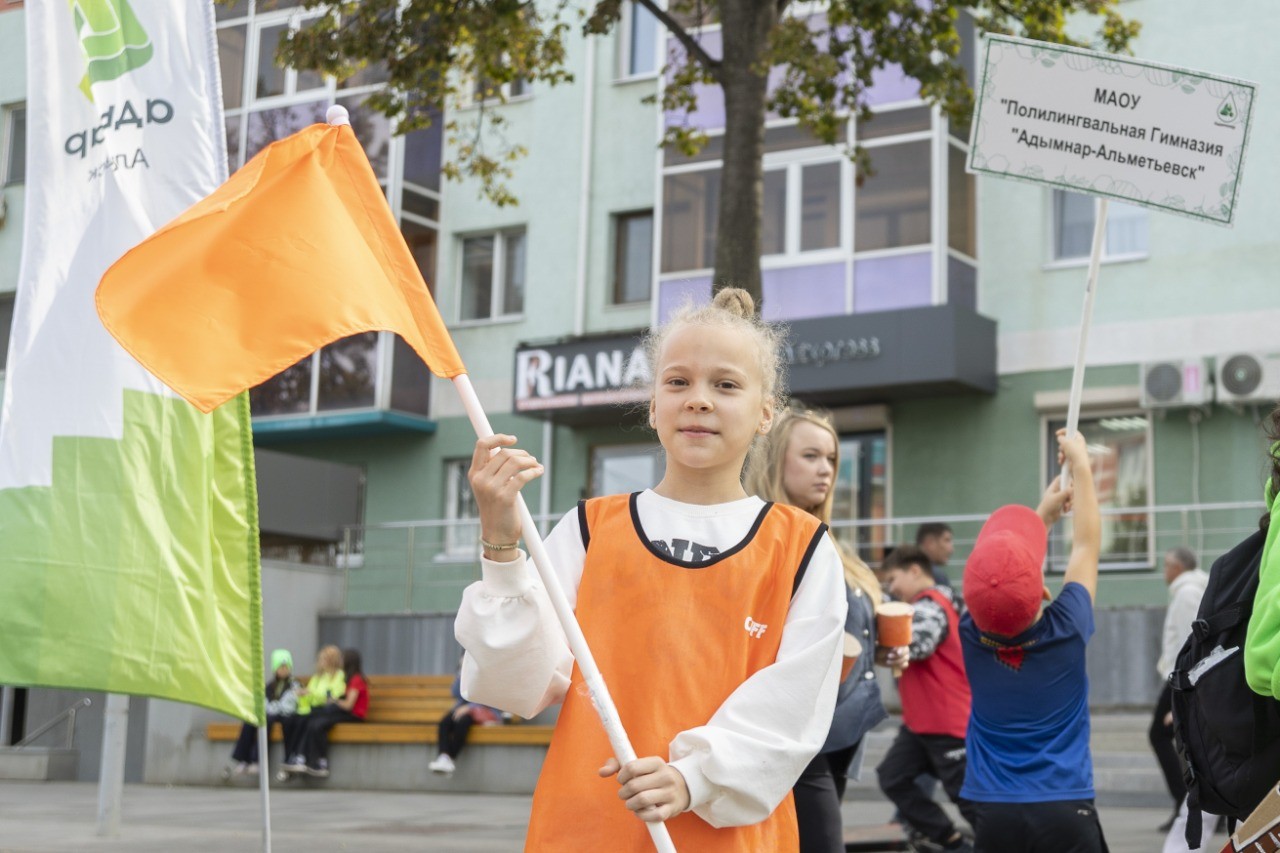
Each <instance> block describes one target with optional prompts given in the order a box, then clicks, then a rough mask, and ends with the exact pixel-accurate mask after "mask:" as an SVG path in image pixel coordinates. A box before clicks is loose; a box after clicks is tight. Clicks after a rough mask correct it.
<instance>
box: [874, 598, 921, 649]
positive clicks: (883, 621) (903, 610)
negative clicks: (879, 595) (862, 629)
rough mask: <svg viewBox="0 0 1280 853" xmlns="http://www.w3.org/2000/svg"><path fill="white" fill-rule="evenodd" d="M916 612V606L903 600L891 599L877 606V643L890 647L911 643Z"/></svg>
mask: <svg viewBox="0 0 1280 853" xmlns="http://www.w3.org/2000/svg"><path fill="white" fill-rule="evenodd" d="M914 612H915V608H913V607H912V606H911V605H910V604H907V603H906V602H903V601H890V602H886V603H885V604H881V605H880V606H879V607H877V608H876V645H878V646H883V647H885V648H890V649H893V648H898V647H899V646H909V645H911V614H912V613H914Z"/></svg>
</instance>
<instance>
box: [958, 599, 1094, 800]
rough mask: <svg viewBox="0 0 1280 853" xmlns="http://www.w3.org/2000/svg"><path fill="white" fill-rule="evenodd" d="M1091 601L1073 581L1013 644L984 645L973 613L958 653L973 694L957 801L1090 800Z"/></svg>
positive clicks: (987, 640) (963, 622)
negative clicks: (1087, 653)
mask: <svg viewBox="0 0 1280 853" xmlns="http://www.w3.org/2000/svg"><path fill="white" fill-rule="evenodd" d="M1093 630H1094V627H1093V602H1092V600H1090V598H1089V593H1088V591H1087V590H1086V589H1085V588H1084V587H1083V586H1081V585H1080V584H1078V583H1069V584H1066V585H1064V586H1063V587H1062V592H1061V593H1059V595H1058V598H1057V600H1056V601H1054V602H1053V603H1052V604H1050V605H1049V606H1048V607H1046V608H1045V610H1044V614H1043V615H1042V616H1041V618H1040V621H1038V622H1036V624H1034V625H1032V626H1031V627H1030V628H1028V629H1027V630H1026V631H1024V632H1022V633H1021V634H1019V635H1018V636H1017V637H1014V638H1012V639H1008V640H1003V639H996V638H993V637H986V636H983V634H982V633H981V632H980V631H979V630H978V627H977V626H976V625H974V624H973V619H972V617H971V616H969V614H965V615H964V616H963V617H961V619H960V645H961V647H962V648H963V650H964V666H965V670H966V671H967V672H968V674H969V686H970V687H971V688H972V690H973V712H972V714H971V716H970V717H969V733H968V736H967V738H966V739H965V745H966V748H967V750H966V751H967V753H968V767H967V769H966V770H965V777H964V787H963V788H961V790H960V794H961V796H963V797H966V798H967V799H970V800H975V801H977V802H987V803H1039V802H1048V801H1052V800H1089V799H1093V757H1092V755H1091V754H1090V752H1089V678H1088V676H1087V675H1086V674H1085V655H1084V651H1085V644H1086V643H1088V642H1089V638H1090V637H1092V636H1093Z"/></svg>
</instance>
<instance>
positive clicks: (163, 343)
mask: <svg viewBox="0 0 1280 853" xmlns="http://www.w3.org/2000/svg"><path fill="white" fill-rule="evenodd" d="M96 299H97V304H98V315H99V316H100V317H101V318H102V322H103V325H105V326H106V328H107V330H108V331H109V332H110V333H111V334H112V335H114V336H115V338H116V340H118V341H119V342H120V344H121V346H123V347H124V348H125V349H126V350H128V351H129V353H130V354H131V355H132V356H133V357H134V358H136V359H137V360H138V361H139V362H140V363H141V364H142V365H143V366H144V367H146V368H147V369H148V370H150V371H151V372H152V373H154V374H155V375H156V376H157V377H159V378H160V379H161V380H162V381H163V382H164V383H165V384H166V385H168V386H169V387H170V388H172V389H173V390H174V391H176V392H177V393H179V394H181V395H182V396H183V397H185V398H186V399H187V400H188V401H190V402H191V403H192V404H193V405H194V406H195V407H196V408H198V409H200V410H201V411H203V412H210V411H212V410H213V409H215V408H217V407H218V406H219V405H221V404H222V403H224V402H226V401H227V400H229V399H231V398H232V397H234V396H235V395H236V394H239V393H240V392H241V391H244V390H245V389H246V388H252V387H253V386H255V385H259V384H261V383H262V382H265V381H266V380H267V379H270V378H271V377H272V376H275V375H276V374H277V373H279V372H281V371H282V370H284V369H285V368H287V367H289V366H290V365H292V364H295V363H296V362H298V361H300V360H301V359H303V358H305V357H306V356H308V355H310V354H311V353H313V352H315V351H316V350H318V349H320V348H321V347H323V346H324V345H326V344H329V343H332V342H333V341H336V340H338V339H339V338H344V337H347V336H349V335H355V334H358V333H360V332H371V331H389V332H395V333H396V334H397V335H399V336H400V337H402V338H404V340H405V342H406V343H407V344H409V346H411V347H413V349H414V350H415V351H416V352H417V353H418V355H419V356H421V357H422V360H423V361H424V362H426V364H427V366H428V367H429V368H431V371H432V372H433V373H435V374H436V375H437V376H440V377H444V378H453V377H455V376H457V375H459V374H461V373H465V372H466V368H465V367H464V366H463V364H462V359H461V358H460V357H459V356H458V351H457V350H456V349H455V348H454V346H453V340H452V339H451V338H450V337H449V332H448V330H447V329H445V325H444V320H442V319H441V317H440V312H439V311H438V310H437V309H436V305H435V302H434V301H432V299H431V294H430V292H429V291H428V290H427V285H426V282H425V281H423V279H422V275H421V273H419V272H418V266H417V264H416V263H415V262H414V259H413V255H411V254H410V252H409V247H408V246H407V245H406V244H405V242H404V237H402V236H401V234H400V229H399V228H397V227H396V223H395V219H394V217H393V216H392V215H391V210H390V208H388V206H387V200H386V197H385V196H384V195H383V191H382V188H381V187H379V186H378V181H377V178H376V177H375V176H374V173H373V169H372V167H371V166H370V165H369V160H368V158H367V157H366V156H365V153H364V150H363V149H362V148H361V147H360V143H359V142H358V141H356V138H355V135H354V134H353V133H352V131H351V128H350V127H349V126H346V125H340V126H332V125H327V124H315V125H312V126H311V127H308V128H305V129H304V130H301V131H299V132H298V133H295V134H294V135H293V136H290V137H288V138H286V139H282V140H280V141H279V142H275V143H272V144H271V145H269V146H267V147H266V148H265V149H264V150H263V151H261V152H260V153H259V154H258V155H257V156H256V157H254V158H253V159H252V160H250V161H249V162H248V163H246V164H245V166H244V168H243V169H241V170H240V171H238V172H236V173H235V174H234V175H232V176H231V179H230V180H228V181H227V182H226V183H225V184H223V185H222V186H221V187H219V188H218V189H217V190H215V191H214V192H213V193H212V194H211V195H210V196H208V197H207V198H205V199H204V200H203V201H200V202H198V203H196V204H195V205H193V206H192V207H191V208H190V209H188V210H187V211H186V212H185V213H183V214H182V215H181V216H179V217H178V218H177V219H175V220H173V221H172V222H170V223H169V224H168V225H166V226H164V227H163V228H161V229H160V230H159V231H156V232H155V233H154V234H153V235H152V236H150V237H149V238H147V239H146V240H144V241H143V242H141V243H139V244H138V245H137V246H135V247H134V248H133V249H131V250H129V252H127V253H126V254H125V255H124V257H122V258H121V259H120V260H118V261H116V262H115V264H113V265H112V266H111V268H110V269H108V270H107V272H106V274H105V275H104V276H103V277H102V282H101V283H100V284H99V285H98V292H97V296H96Z"/></svg>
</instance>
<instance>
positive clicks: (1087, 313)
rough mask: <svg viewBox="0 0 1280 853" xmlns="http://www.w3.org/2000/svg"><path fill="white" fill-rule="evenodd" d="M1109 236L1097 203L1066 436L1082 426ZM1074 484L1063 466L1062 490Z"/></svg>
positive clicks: (1104, 215)
mask: <svg viewBox="0 0 1280 853" xmlns="http://www.w3.org/2000/svg"><path fill="white" fill-rule="evenodd" d="M1106 234H1107V199H1106V198H1105V197H1103V198H1101V199H1099V200H1098V216H1097V220H1096V221H1095V222H1094V223H1093V247H1092V250H1091V251H1090V254H1089V277H1088V279H1086V281H1085V286H1084V311H1083V312H1082V316H1081V318H1080V338H1079V340H1078V341H1077V342H1076V366H1075V371H1074V372H1073V373H1072V374H1071V398H1070V400H1069V401H1068V403H1067V437H1068V438H1070V437H1071V436H1073V435H1075V434H1076V429H1077V428H1078V427H1079V426H1080V398H1081V396H1083V394H1084V352H1085V349H1086V347H1087V345H1088V343H1089V325H1090V324H1091V323H1092V322H1093V301H1094V297H1095V296H1097V293H1098V267H1099V266H1100V265H1101V263H1102V244H1103V240H1104V238H1105V237H1106ZM1070 485H1071V466H1070V465H1069V464H1067V463H1066V462H1065V461H1064V462H1063V463H1062V488H1063V489H1065V488H1067V487H1068V486H1070Z"/></svg>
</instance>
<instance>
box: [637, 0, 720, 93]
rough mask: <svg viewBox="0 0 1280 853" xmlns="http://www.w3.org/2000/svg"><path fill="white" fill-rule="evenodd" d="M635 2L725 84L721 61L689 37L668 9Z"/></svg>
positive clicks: (644, 1)
mask: <svg viewBox="0 0 1280 853" xmlns="http://www.w3.org/2000/svg"><path fill="white" fill-rule="evenodd" d="M633 2H635V3H636V4H637V5H640V6H643V7H644V8H646V9H648V10H649V13H650V14H652V15H653V16H654V17H655V18H657V19H658V21H659V22H661V24H662V26H664V27H666V28H667V32H669V33H671V35H673V36H675V37H676V41H678V42H680V44H682V45H684V49H685V50H687V51H688V52H689V55H690V56H692V57H693V58H694V59H696V60H697V61H698V64H699V65H701V66H702V67H703V68H705V69H707V71H708V73H710V74H711V76H712V77H714V78H715V79H716V80H717V81H718V82H723V81H720V60H718V59H715V58H713V57H712V56H711V54H709V53H707V51H706V50H705V49H704V48H703V47H702V45H701V44H699V43H698V40H697V39H695V38H694V37H693V36H691V35H689V33H688V31H686V30H685V28H684V27H683V26H681V25H680V22H679V21H677V20H676V19H675V18H673V17H671V15H670V14H668V13H667V10H666V9H663V8H662V7H661V6H659V5H658V4H657V3H656V2H654V0H633Z"/></svg>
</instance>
